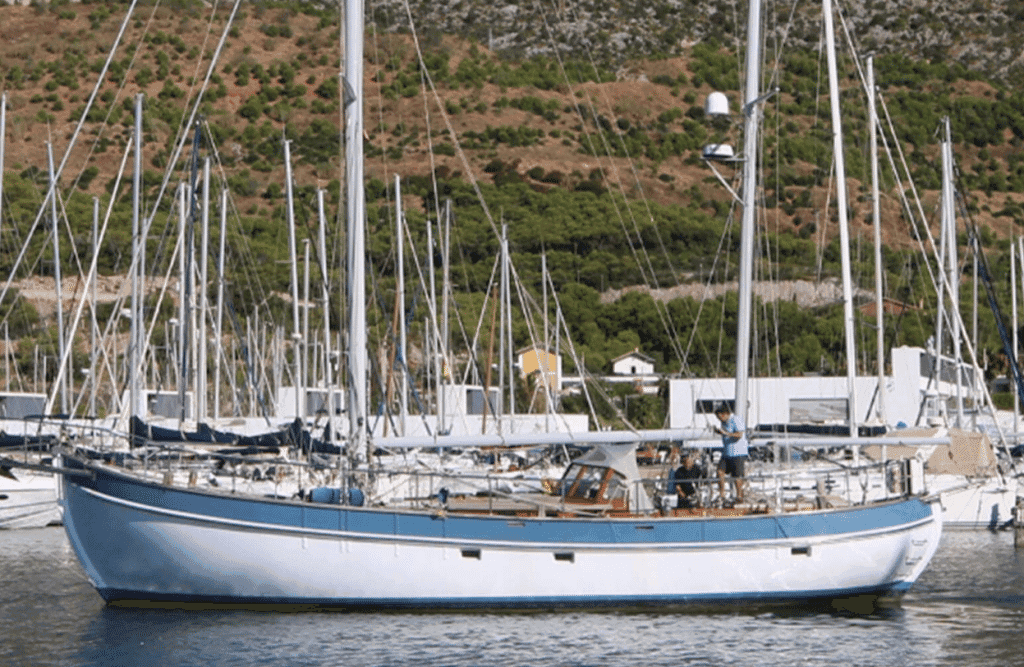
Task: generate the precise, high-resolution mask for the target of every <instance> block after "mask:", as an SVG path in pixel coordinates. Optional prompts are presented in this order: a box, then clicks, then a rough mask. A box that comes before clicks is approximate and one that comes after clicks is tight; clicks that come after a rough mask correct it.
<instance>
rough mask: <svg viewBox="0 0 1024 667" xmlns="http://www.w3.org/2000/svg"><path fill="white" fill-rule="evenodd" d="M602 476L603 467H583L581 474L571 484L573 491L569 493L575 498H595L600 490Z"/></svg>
mask: <svg viewBox="0 0 1024 667" xmlns="http://www.w3.org/2000/svg"><path fill="white" fill-rule="evenodd" d="M603 477H604V469H603V468H584V469H583V474H582V475H581V476H580V478H579V479H578V480H577V483H576V484H574V485H573V487H574V488H573V492H572V493H571V494H570V495H571V496H573V497H575V498H586V499H587V500H597V494H598V493H599V492H600V491H601V480H602V478H603Z"/></svg>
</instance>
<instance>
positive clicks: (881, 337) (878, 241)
mask: <svg viewBox="0 0 1024 667" xmlns="http://www.w3.org/2000/svg"><path fill="white" fill-rule="evenodd" d="M867 60H868V62H867V65H868V66H867V70H868V135H869V137H870V138H869V140H868V141H869V148H870V151H871V220H872V222H873V227H874V232H875V347H876V348H877V350H878V352H877V356H878V369H877V370H878V416H879V421H881V422H882V424H886V423H887V419H886V414H885V329H884V327H883V326H882V321H883V319H884V307H885V304H884V303H883V301H882V289H883V285H882V212H881V202H880V201H879V195H878V136H877V135H878V129H877V124H878V111H877V110H876V109H875V58H874V56H868V59H867Z"/></svg>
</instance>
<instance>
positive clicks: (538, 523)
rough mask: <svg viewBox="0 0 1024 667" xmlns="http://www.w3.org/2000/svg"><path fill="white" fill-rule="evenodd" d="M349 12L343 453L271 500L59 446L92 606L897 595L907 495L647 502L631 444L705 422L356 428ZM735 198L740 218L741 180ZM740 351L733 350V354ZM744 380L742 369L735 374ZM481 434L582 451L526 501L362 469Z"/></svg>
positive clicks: (354, 142) (914, 524) (755, 18)
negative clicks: (327, 481)
mask: <svg viewBox="0 0 1024 667" xmlns="http://www.w3.org/2000/svg"><path fill="white" fill-rule="evenodd" d="M347 10H348V11H347V15H346V17H345V33H346V34H345V37H346V39H345V44H346V49H347V55H346V68H345V78H346V81H347V84H348V88H349V89H348V94H347V97H348V98H349V99H350V101H348V102H347V107H346V137H347V148H348V151H349V157H348V169H347V171H348V174H347V175H348V194H349V196H348V205H349V210H348V219H349V228H350V233H349V241H350V245H349V291H350V294H351V295H352V298H350V299H349V300H348V303H349V308H350V313H349V320H348V321H349V342H350V351H349V369H348V373H349V387H350V391H349V392H348V399H349V405H348V414H349V425H350V426H349V433H348V438H347V441H346V453H347V457H348V461H345V460H344V459H340V460H339V461H338V464H339V474H338V476H337V483H336V484H335V485H334V486H332V487H329V488H328V487H320V488H315V489H312V490H311V491H310V492H309V493H306V494H303V495H302V496H300V497H296V498H293V499H280V498H268V497H261V496H256V495H245V494H241V493H232V492H228V491H223V490H215V489H200V488H197V487H190V486H187V485H179V484H176V483H174V480H173V476H164V477H163V479H161V478H160V475H159V473H158V471H155V470H150V471H147V470H134V471H133V470H128V469H123V468H118V467H115V466H113V465H110V464H106V463H102V462H98V461H96V460H90V459H88V458H85V457H80V456H76V455H75V453H74V452H73V451H70V452H68V453H67V455H65V456H64V458H63V460H62V467H61V470H62V471H63V474H62V489H61V490H62V504H63V508H64V525H65V530H66V532H67V535H68V538H69V541H70V543H71V545H72V547H73V549H74V551H75V553H76V555H77V556H78V558H79V560H80V561H81V564H82V566H83V568H84V570H85V572H86V574H87V575H88V577H89V579H90V581H91V582H92V584H93V586H94V587H95V588H96V590H97V591H98V592H99V594H100V595H101V596H102V597H103V598H104V600H106V601H107V602H108V603H114V604H127V605H131V604H146V603H156V604H174V605H180V604H198V605H221V604H224V605H246V606H254V605H255V606H259V605H271V606H275V607H280V606H285V607H287V608H296V607H299V608H301V607H304V606H310V607H321V606H324V607H337V608H349V609H388V610H391V609H406V608H414V609H479V608H487V609H491V608H515V609H551V608H614V609H622V608H654V607H676V606H683V605H691V604H704V605H708V604H710V605H717V604H735V603H740V604H750V603H754V604H775V603H782V604H792V603H805V602H809V601H822V600H828V601H833V602H834V601H836V600H842V599H847V598H854V599H857V600H864V599H870V600H875V599H877V598H898V597H899V596H900V595H901V594H903V593H904V592H905V591H907V590H908V589H909V588H910V587H911V586H912V585H913V583H914V581H915V580H916V579H917V578H918V577H919V576H920V574H921V572H922V571H923V570H924V569H925V567H926V566H927V565H928V562H929V561H930V559H931V557H932V555H933V554H934V553H935V550H936V548H937V546H938V542H939V537H940V534H941V528H942V526H941V516H940V515H941V510H940V507H939V504H938V502H937V500H936V499H935V498H930V497H927V496H924V495H921V494H916V495H915V494H911V493H905V494H902V495H898V496H892V497H891V498H890V499H888V500H883V501H880V502H871V503H854V502H849V503H846V504H842V503H840V504H833V503H825V502H822V503H820V504H819V505H818V506H817V507H813V506H811V507H809V506H808V505H807V504H806V503H805V504H804V505H803V506H800V505H799V504H798V505H797V506H796V507H793V506H785V505H778V506H775V507H770V506H767V505H765V506H762V507H747V508H742V507H735V508H725V507H718V508H710V507H709V508H702V509H697V510H687V509H666V508H665V507H664V505H662V504H661V503H659V502H657V501H658V499H659V498H658V496H659V494H658V490H657V484H654V483H652V482H651V481H650V480H646V479H644V478H643V477H642V476H641V474H640V473H639V471H638V469H637V464H636V448H637V445H638V444H639V443H648V442H666V441H668V442H680V441H684V440H687V439H692V438H696V437H699V436H700V435H701V434H702V433H704V431H703V429H702V430H701V431H699V432H698V431H689V430H684V429H665V430H652V431H623V432H609V431H601V432H586V433H549V434H529V435H526V434H520V435H504V436H502V435H478V436H447V437H442V436H437V437H433V438H414V437H405V438H391V439H388V440H386V441H384V440H381V439H377V438H374V437H371V434H370V433H369V432H368V428H367V419H366V415H367V411H366V386H367V385H366V368H367V366H366V361H365V360H366V350H365V347H366V346H365V333H366V326H365V305H364V298H365V295H364V292H363V290H364V286H363V278H364V272H363V271H362V255H363V248H362V243H363V239H362V235H363V215H364V211H363V209H362V205H363V192H362V167H361V147H362V146H361V142H362V127H361V124H362V119H361V114H362V111H361V108H362V105H363V99H362V98H363V95H362V81H363V77H362V72H361V67H362V62H363V56H362V45H363V35H362V20H363V7H362V3H361V2H358V1H357V0H353V1H351V2H349V3H348V8H347ZM750 15H751V18H750V32H749V39H750V41H749V44H750V51H751V53H749V54H748V76H750V77H751V80H752V82H753V83H748V93H747V99H748V101H749V102H750V103H749V104H748V107H747V109H748V113H749V114H750V116H752V118H750V119H749V120H748V132H749V133H750V134H748V137H747V139H748V142H747V147H748V150H750V151H752V150H753V146H755V145H756V142H753V141H752V139H753V136H754V134H753V133H754V132H756V126H757V118H756V116H757V111H756V110H757V106H758V101H757V94H756V89H757V83H756V82H757V80H758V77H757V70H756V63H757V59H758V58H759V54H758V53H757V49H758V44H759V39H758V34H759V30H760V27H759V19H760V4H759V1H758V0H752V2H751V7H750ZM750 63H754V65H753V66H751V64H750ZM746 159H747V160H748V163H747V164H746V166H745V168H746V169H753V168H754V164H753V163H754V162H755V161H756V160H755V156H754V155H753V153H752V152H751V153H749V154H748V155H747V158H746ZM747 196H748V206H749V207H750V210H751V214H750V216H749V217H750V218H751V219H752V207H753V201H754V200H753V194H752V191H751V193H750V194H749V195H747ZM746 257H747V259H748V260H749V258H750V254H749V252H748V253H747V255H746ZM747 275H748V276H749V273H748V274H747ZM747 304H748V306H747V316H749V301H748V302H747ZM746 354H747V350H745V349H742V348H741V349H740V357H741V358H742V357H744V356H745V355H746ZM737 366H741V367H744V368H745V364H737ZM743 381H745V377H742V376H739V375H738V377H737V383H738V384H739V383H740V382H743ZM742 395H743V394H741V393H740V392H737V396H742ZM495 444H501V445H506V446H518V445H532V446H538V447H539V446H553V445H555V446H557V445H571V446H573V447H576V448H581V449H584V450H585V451H584V453H583V454H582V455H581V456H579V457H577V458H576V459H575V460H573V461H572V462H570V463H569V465H568V467H567V469H566V470H565V473H564V474H563V476H562V478H561V479H560V480H557V481H555V482H554V483H553V484H551V485H550V487H549V488H545V489H538V490H536V491H535V492H532V493H503V492H501V491H499V490H496V489H494V488H492V487H485V488H483V489H482V491H481V492H479V493H474V494H468V493H453V492H452V491H451V488H450V487H449V486H447V485H445V486H438V485H437V484H435V483H433V482H431V483H427V482H426V481H425V482H424V486H423V491H422V492H421V493H420V494H418V495H415V496H407V497H402V498H390V499H388V498H381V497H380V496H379V495H376V494H374V493H373V488H374V481H375V476H378V475H380V476H382V475H385V474H386V471H380V470H374V469H373V468H371V467H370V466H369V465H368V461H369V460H370V456H369V452H371V451H372V450H373V448H375V447H377V446H384V445H386V446H387V447H388V448H389V449H400V448H403V447H419V446H424V445H427V446H431V447H440V448H444V447H456V448H464V447H469V446H488V445H495ZM147 472H150V473H152V472H157V473H158V474H156V475H154V474H146V473H147ZM467 476H468V475H467ZM478 481H482V482H484V483H486V482H488V480H478Z"/></svg>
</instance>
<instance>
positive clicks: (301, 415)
mask: <svg viewBox="0 0 1024 667" xmlns="http://www.w3.org/2000/svg"><path fill="white" fill-rule="evenodd" d="M291 143H292V142H291V141H290V140H288V139H285V140H284V192H285V201H286V206H285V211H286V214H287V216H288V254H289V257H290V261H291V271H292V344H293V352H294V354H295V359H294V363H295V417H296V418H297V419H305V417H306V415H305V411H304V410H303V409H302V404H303V401H302V394H303V391H304V388H303V383H302V352H301V350H302V333H301V330H300V328H299V327H300V325H299V268H298V261H299V255H298V252H299V251H298V246H297V245H296V243H295V199H294V196H293V194H292V154H291Z"/></svg>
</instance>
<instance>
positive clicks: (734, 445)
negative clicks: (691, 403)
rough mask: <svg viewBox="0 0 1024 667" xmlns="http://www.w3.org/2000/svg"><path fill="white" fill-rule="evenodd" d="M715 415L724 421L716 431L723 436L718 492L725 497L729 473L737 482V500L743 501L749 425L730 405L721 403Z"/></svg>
mask: <svg viewBox="0 0 1024 667" xmlns="http://www.w3.org/2000/svg"><path fill="white" fill-rule="evenodd" d="M715 416H716V417H718V421H720V422H722V425H721V426H716V427H715V433H718V434H719V435H721V436H722V460H721V461H719V462H718V493H719V495H721V497H722V499H723V501H724V499H725V476H726V475H729V476H730V477H732V478H733V482H734V483H735V484H736V502H737V503H742V502H743V475H744V468H745V467H746V463H747V445H748V443H747V426H746V424H744V423H743V418H742V417H740V416H739V415H734V414H733V413H732V410H731V409H730V408H729V405H728V404H726V403H719V404H718V405H717V406H716V407H715Z"/></svg>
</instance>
